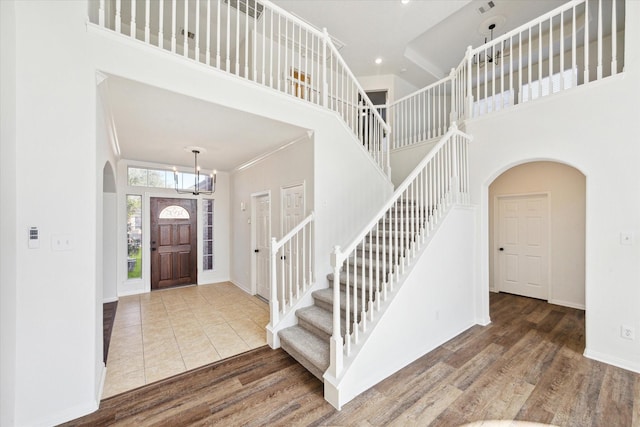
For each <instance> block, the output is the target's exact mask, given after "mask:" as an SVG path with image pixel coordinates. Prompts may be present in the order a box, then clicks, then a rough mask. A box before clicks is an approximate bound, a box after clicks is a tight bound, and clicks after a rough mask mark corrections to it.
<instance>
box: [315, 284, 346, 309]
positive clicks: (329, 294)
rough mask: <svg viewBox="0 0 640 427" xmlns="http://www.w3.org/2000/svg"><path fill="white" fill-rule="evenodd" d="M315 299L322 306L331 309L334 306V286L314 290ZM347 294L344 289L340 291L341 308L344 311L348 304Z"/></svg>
mask: <svg viewBox="0 0 640 427" xmlns="http://www.w3.org/2000/svg"><path fill="white" fill-rule="evenodd" d="M312 295H313V299H314V300H316V304H317V303H318V302H319V303H320V306H321V307H324V308H326V309H328V310H330V308H329V307H333V288H328V289H320V290H318V291H315V292H313V294H312ZM346 297H347V294H345V292H344V291H340V310H342V311H344V310H345V307H346V305H347V303H346Z"/></svg>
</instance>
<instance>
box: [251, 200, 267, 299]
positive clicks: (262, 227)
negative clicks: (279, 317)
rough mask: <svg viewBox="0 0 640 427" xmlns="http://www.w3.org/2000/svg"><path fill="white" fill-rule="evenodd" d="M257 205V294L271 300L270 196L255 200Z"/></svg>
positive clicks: (255, 219)
mask: <svg viewBox="0 0 640 427" xmlns="http://www.w3.org/2000/svg"><path fill="white" fill-rule="evenodd" d="M255 203H256V205H255V218H254V219H253V221H254V224H255V225H256V248H255V249H254V254H255V256H256V264H255V265H256V293H257V294H258V295H260V296H261V297H262V298H265V299H266V300H269V298H270V295H269V294H270V292H269V252H270V243H269V238H270V236H271V208H270V203H271V200H270V196H269V195H267V194H265V195H263V196H258V197H256V199H255Z"/></svg>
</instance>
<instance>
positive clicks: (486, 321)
mask: <svg viewBox="0 0 640 427" xmlns="http://www.w3.org/2000/svg"><path fill="white" fill-rule="evenodd" d="M476 324H477V325H480V326H487V325H490V324H491V318H490V317H482V318H478V319H476Z"/></svg>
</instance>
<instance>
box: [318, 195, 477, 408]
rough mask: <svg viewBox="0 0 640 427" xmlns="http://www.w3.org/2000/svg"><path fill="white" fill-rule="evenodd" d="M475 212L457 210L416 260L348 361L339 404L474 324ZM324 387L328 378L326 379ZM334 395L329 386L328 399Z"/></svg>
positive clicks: (469, 209)
mask: <svg viewBox="0 0 640 427" xmlns="http://www.w3.org/2000/svg"><path fill="white" fill-rule="evenodd" d="M475 233H476V210H475V209H474V208H468V207H459V206H454V207H453V208H452V209H451V210H450V211H449V213H448V215H447V216H446V217H445V218H444V220H443V222H442V223H441V224H440V225H439V228H438V229H436V231H435V234H434V235H433V237H431V240H430V241H429V243H428V245H427V246H426V248H425V249H424V252H423V253H422V254H421V255H419V256H418V258H416V260H415V261H414V263H413V264H412V267H411V268H412V269H411V270H410V271H408V273H407V276H406V281H405V282H404V283H402V285H401V286H400V287H399V288H397V290H396V291H394V294H395V296H394V299H393V300H391V302H390V303H389V305H388V308H387V310H386V311H385V312H384V314H383V316H382V317H381V318H380V319H375V320H374V322H376V323H377V324H376V325H373V324H372V325H370V326H369V328H370V331H371V334H370V335H369V336H368V337H366V338H365V339H366V341H364V344H363V345H362V347H360V348H359V353H357V354H355V355H353V356H352V357H353V361H351V360H349V359H345V368H346V367H347V365H348V364H350V363H352V364H351V365H350V367H349V369H348V370H345V374H344V376H343V377H342V378H340V379H339V382H338V384H337V389H338V390H339V405H344V404H345V403H346V402H348V401H349V400H351V399H352V398H354V397H355V396H357V395H358V394H359V393H362V392H363V391H365V390H366V389H368V388H369V387H371V386H373V385H375V384H376V383H378V382H380V381H382V380H383V379H384V378H386V377H388V376H389V375H391V374H393V373H395V372H397V371H398V370H400V369H402V368H403V367H404V366H406V365H408V364H409V363H411V362H413V361H414V360H416V359H417V358H419V357H421V356H423V355H424V354H426V353H428V352H429V351H431V350H433V349H434V348H436V347H437V346H439V345H441V344H443V343H444V342H446V341H448V340H449V339H451V338H453V337H455V336H456V335H458V334H460V333H461V332H462V331H464V330H466V329H468V328H469V327H471V326H473V325H474V324H475V323H476V322H478V319H477V318H476V316H475V312H474V298H475V294H474V289H475V287H476V276H475V270H474V265H475V262H476V261H475V257H476V252H475V247H474V246H475V242H474V239H472V238H469V236H473V235H475ZM325 384H326V379H325ZM327 388H328V389H329V393H332V392H333V391H332V390H331V386H329V387H327V385H325V396H326V393H327ZM332 403H334V404H338V402H332Z"/></svg>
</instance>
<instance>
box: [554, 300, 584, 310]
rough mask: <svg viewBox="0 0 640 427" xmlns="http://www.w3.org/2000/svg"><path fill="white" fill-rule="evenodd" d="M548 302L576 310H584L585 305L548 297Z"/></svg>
mask: <svg viewBox="0 0 640 427" xmlns="http://www.w3.org/2000/svg"><path fill="white" fill-rule="evenodd" d="M548 303H549V304H555V305H562V306H564V307H569V308H577V309H578V310H585V309H586V307H585V305H584V304H577V303H575V302H571V301H562V300H558V299H550V300H549V301H548Z"/></svg>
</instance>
